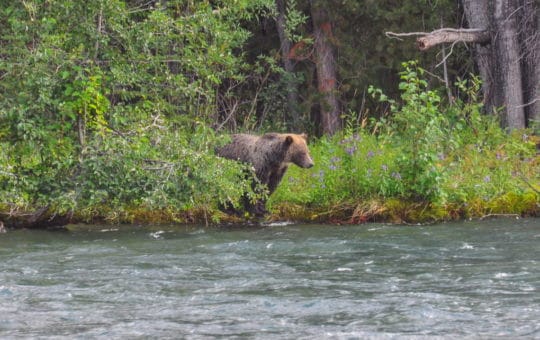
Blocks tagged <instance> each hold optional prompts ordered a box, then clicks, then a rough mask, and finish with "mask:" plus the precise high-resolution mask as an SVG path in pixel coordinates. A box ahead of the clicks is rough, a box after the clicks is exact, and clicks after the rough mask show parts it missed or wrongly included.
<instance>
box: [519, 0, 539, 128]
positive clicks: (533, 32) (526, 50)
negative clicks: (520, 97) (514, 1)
mask: <svg viewBox="0 0 540 340" xmlns="http://www.w3.org/2000/svg"><path fill="white" fill-rule="evenodd" d="M519 17H520V18H521V21H520V23H519V24H518V25H519V27H520V28H521V29H520V39H519V41H520V44H521V49H522V51H523V63H522V65H523V75H524V77H523V87H524V91H523V94H524V97H525V98H524V102H525V103H524V109H525V115H526V117H527V120H528V122H529V127H532V128H533V129H535V133H536V134H540V31H539V30H540V15H539V14H538V9H537V8H535V5H534V0H521V1H520V13H519Z"/></svg>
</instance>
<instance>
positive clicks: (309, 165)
mask: <svg viewBox="0 0 540 340" xmlns="http://www.w3.org/2000/svg"><path fill="white" fill-rule="evenodd" d="M314 165H315V163H313V160H312V159H311V158H308V159H306V162H305V163H304V168H306V169H309V168H312V167H313V166H314Z"/></svg>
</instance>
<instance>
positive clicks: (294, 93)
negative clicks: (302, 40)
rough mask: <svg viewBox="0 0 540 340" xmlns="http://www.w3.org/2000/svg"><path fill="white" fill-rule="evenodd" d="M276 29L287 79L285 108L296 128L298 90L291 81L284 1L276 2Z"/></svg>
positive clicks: (297, 123) (288, 39)
mask: <svg viewBox="0 0 540 340" xmlns="http://www.w3.org/2000/svg"><path fill="white" fill-rule="evenodd" d="M276 9H277V16H276V29H277V32H278V36H279V42H280V50H281V60H282V63H283V68H284V70H285V72H286V76H287V77H288V78H287V79H286V80H285V81H286V83H287V86H286V89H287V108H288V110H289V113H290V115H291V117H292V120H293V126H294V127H295V128H298V125H299V122H298V120H299V117H298V115H299V114H298V90H297V88H296V83H295V82H294V81H293V72H294V63H293V61H292V60H291V57H290V52H291V39H290V37H288V36H287V32H286V25H287V22H286V6H285V0H276Z"/></svg>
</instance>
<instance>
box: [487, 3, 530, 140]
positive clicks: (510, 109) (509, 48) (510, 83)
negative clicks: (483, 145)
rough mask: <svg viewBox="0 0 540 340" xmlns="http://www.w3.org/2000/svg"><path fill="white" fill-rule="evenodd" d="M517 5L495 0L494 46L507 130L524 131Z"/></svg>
mask: <svg viewBox="0 0 540 340" xmlns="http://www.w3.org/2000/svg"><path fill="white" fill-rule="evenodd" d="M516 16H517V3H516V1H514V0H496V1H495V9H494V27H495V31H496V32H497V33H498V34H496V35H495V41H494V42H493V44H494V47H495V50H496V56H497V62H498V67H497V69H496V72H497V73H499V76H500V80H501V86H502V93H503V100H504V105H505V110H506V115H505V116H506V126H507V127H508V128H510V129H522V128H525V110H524V106H523V104H524V102H523V84H522V80H521V77H522V72H521V53H520V51H521V49H520V46H519V42H518V28H517V22H518V21H517V20H516Z"/></svg>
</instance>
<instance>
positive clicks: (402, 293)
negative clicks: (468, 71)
mask: <svg viewBox="0 0 540 340" xmlns="http://www.w3.org/2000/svg"><path fill="white" fill-rule="evenodd" d="M426 336H427V337H441V338H458V337H459V338H461V337H469V338H471V337H472V338H478V337H480V338H494V337H502V338H514V337H516V336H521V337H523V338H540V219H496V220H490V221H476V222H470V221H469V222H461V223H449V224H439V225H433V226H389V225H383V224H365V225H359V226H319V225H273V226H272V225H271V226H266V227H250V228H200V229H197V228H185V227H178V226H176V227H148V226H146V227H133V226H131V227H111V226H101V227H100V226H78V227H75V228H71V230H70V231H63V232H50V231H49V232H46V231H29V230H18V231H10V232H8V233H6V234H0V338H2V339H10V338H41V339H46V338H54V339H59V338H60V339H62V338H64V339H73V338H84V339H86V338H103V339H111V338H113V339H118V338H123V339H124V338H125V339H137V338H175V339H186V338H187V339H211V338H257V339H313V338H317V339H357V338H359V339H365V338H394V337H399V338H418V337H420V338H422V337H426Z"/></svg>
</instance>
